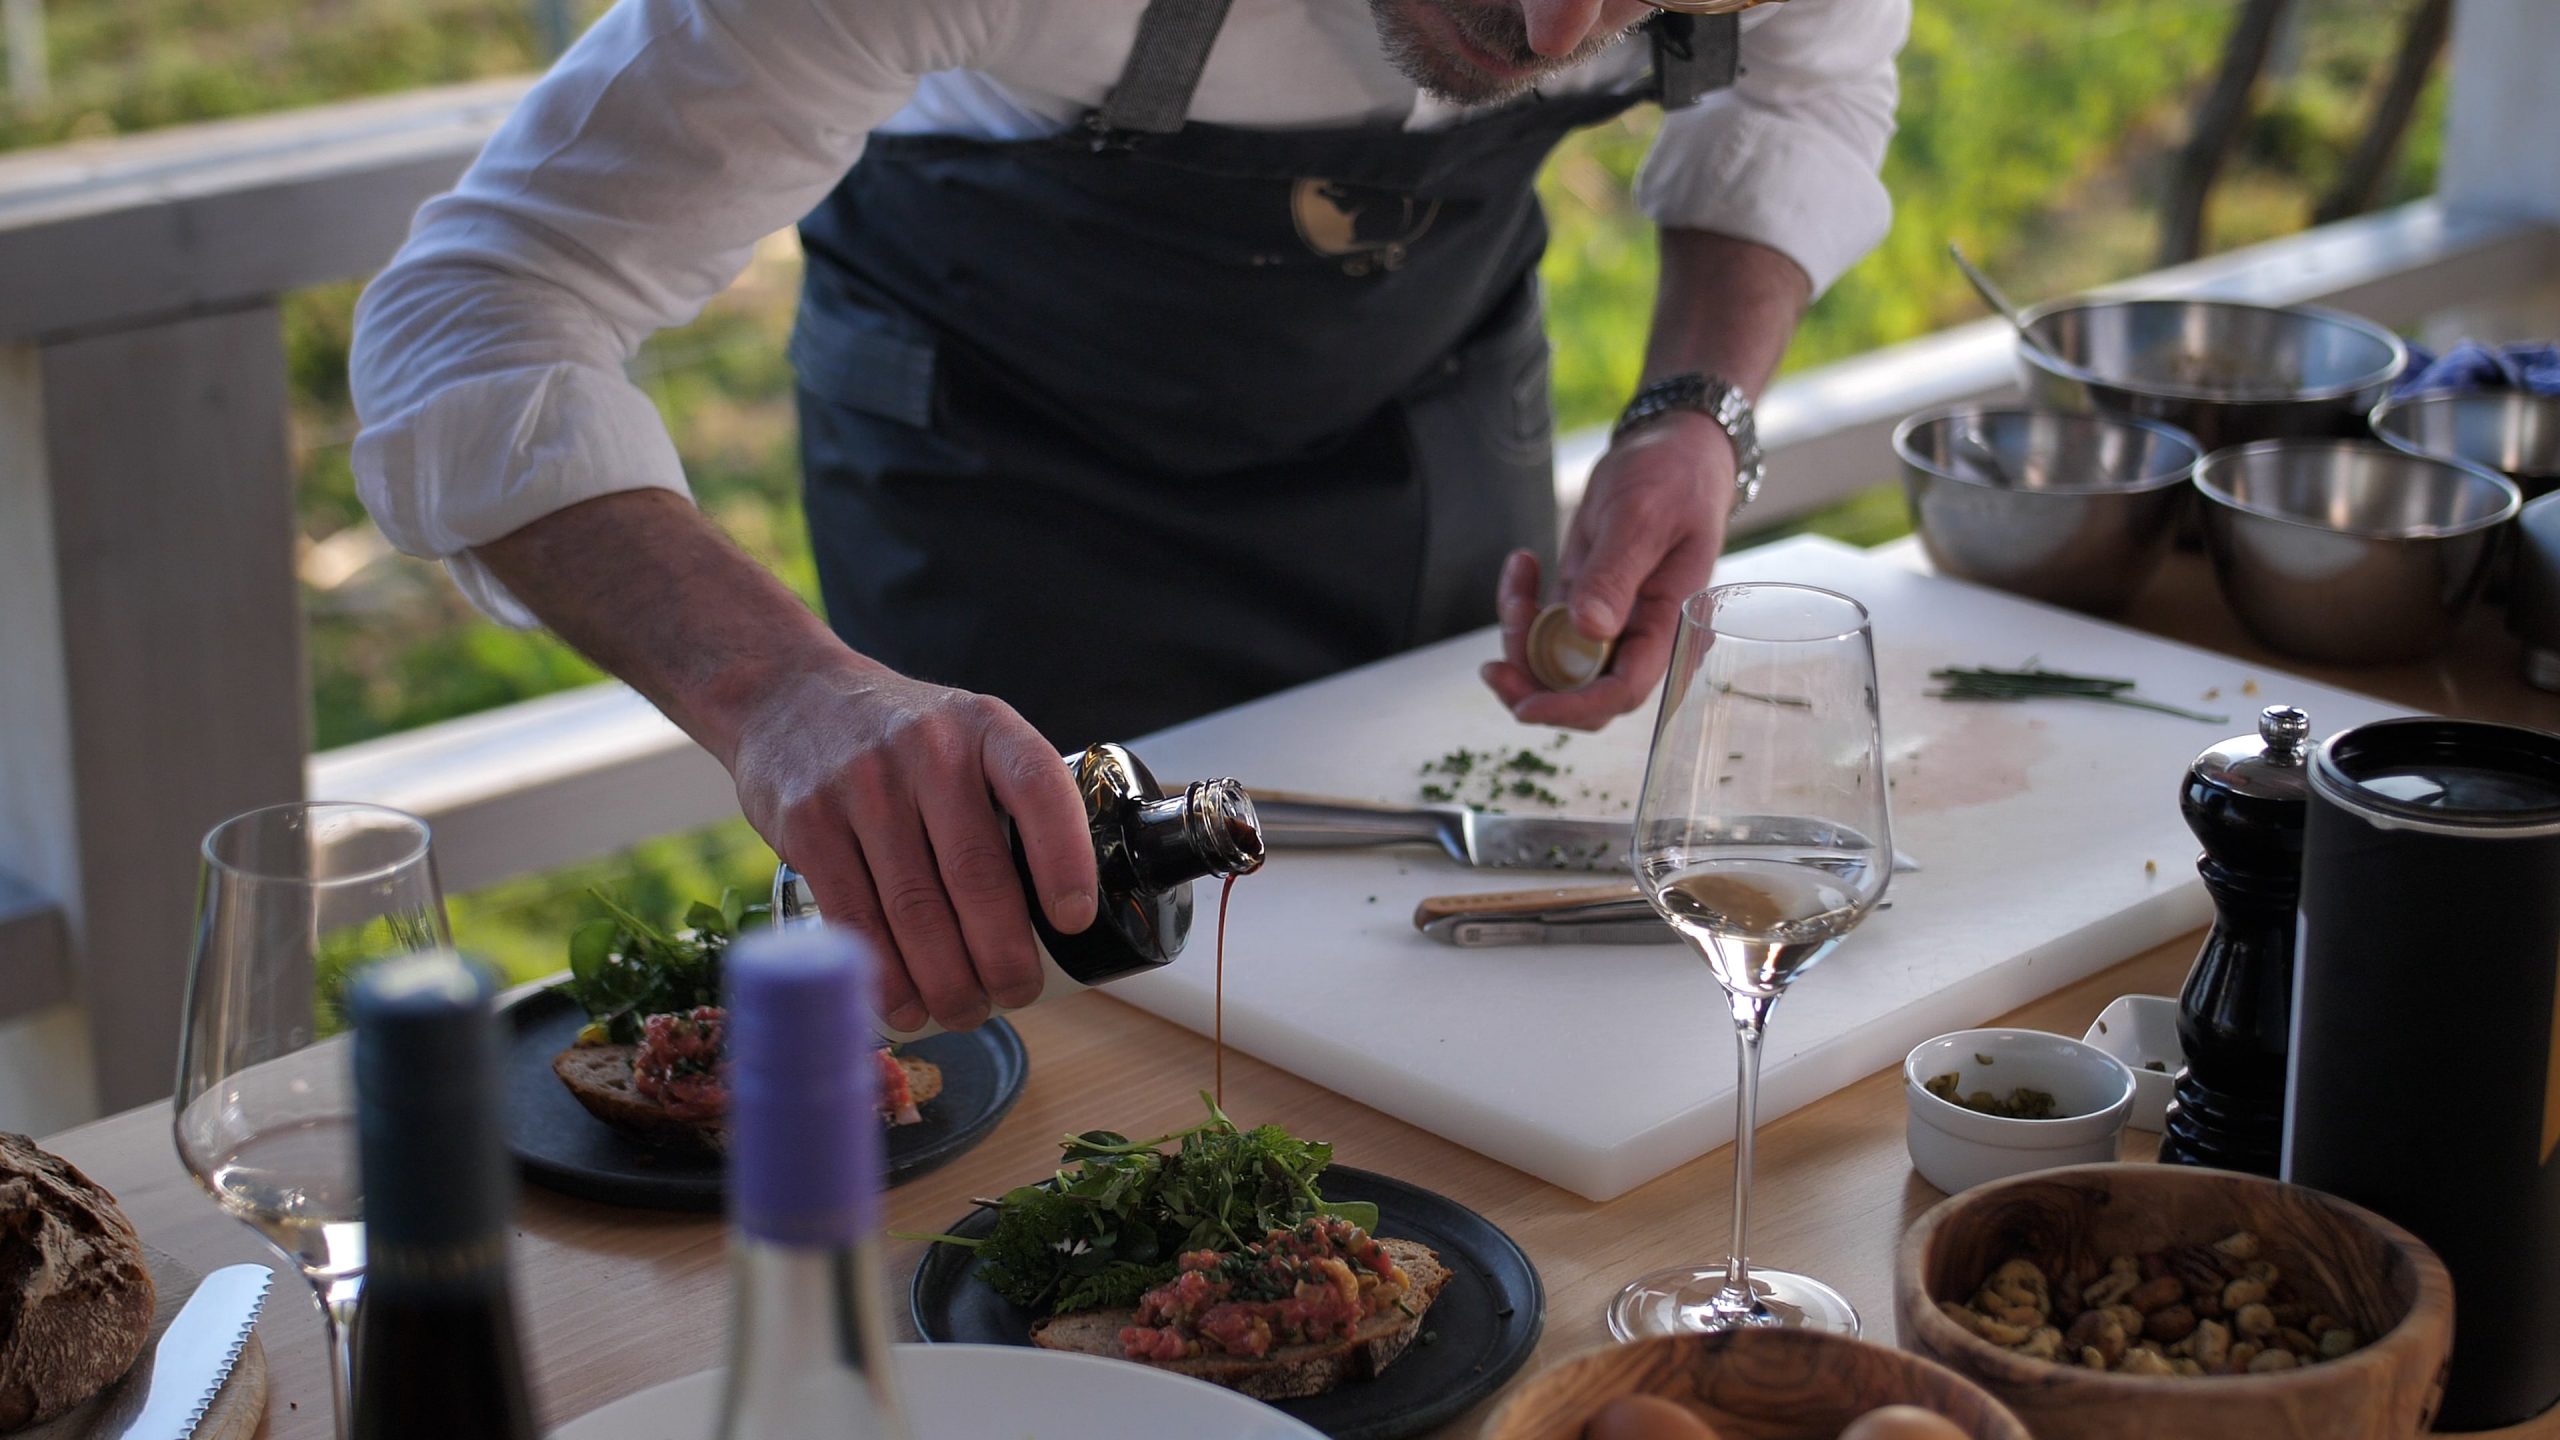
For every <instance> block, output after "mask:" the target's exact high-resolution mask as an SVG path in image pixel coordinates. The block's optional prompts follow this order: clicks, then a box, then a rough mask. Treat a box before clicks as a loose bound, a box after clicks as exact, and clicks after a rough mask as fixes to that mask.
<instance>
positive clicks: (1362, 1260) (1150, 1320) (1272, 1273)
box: [1031, 1217, 1449, 1400]
mask: <svg viewBox="0 0 2560 1440" xmlns="http://www.w3.org/2000/svg"><path fill="white" fill-rule="evenodd" d="M1448 1282H1449V1270H1448V1268H1447V1267H1446V1266H1444V1265H1442V1264H1441V1263H1440V1257H1439V1256H1437V1255H1435V1254H1433V1253H1432V1252H1431V1250H1430V1249H1429V1247H1427V1246H1424V1245H1420V1244H1417V1243H1415V1242H1414V1241H1411V1240H1373V1239H1371V1238H1370V1236H1369V1235H1368V1233H1367V1232H1366V1231H1364V1230H1362V1229H1360V1228H1359V1227H1358V1226H1356V1225H1350V1224H1347V1223H1345V1222H1343V1221H1340V1220H1333V1219H1329V1218H1324V1217H1313V1218H1310V1219H1308V1220H1307V1221H1305V1222H1303V1223H1301V1224H1300V1225H1299V1226H1298V1227H1297V1229H1295V1230H1293V1231H1275V1232H1273V1233H1272V1234H1271V1235H1270V1236H1269V1237H1268V1238H1266V1239H1265V1240H1263V1241H1261V1242H1259V1243H1257V1244H1254V1245H1252V1246H1249V1247H1247V1248H1246V1249H1245V1250H1244V1251H1242V1252H1240V1253H1228V1254H1221V1253H1218V1252H1214V1251H1203V1252H1199V1253H1197V1254H1194V1255H1186V1256H1184V1257H1183V1259H1182V1270H1181V1273H1179V1274H1177V1275H1176V1276H1175V1277H1174V1278H1173V1279H1172V1280H1171V1281H1168V1282H1166V1283H1165V1284H1164V1285H1161V1286H1159V1287H1157V1288H1156V1289H1154V1290H1152V1291H1149V1292H1148V1293H1147V1295H1146V1296H1145V1297H1144V1298H1142V1299H1141V1300H1140V1301H1139V1302H1138V1304H1137V1305H1136V1306H1135V1307H1133V1308H1132V1307H1122V1308H1116V1309H1107V1310H1086V1311H1080V1312H1077V1313H1074V1314H1067V1315H1053V1316H1050V1317H1048V1318H1047V1319H1044V1320H1041V1321H1039V1322H1037V1323H1035V1324H1034V1325H1033V1326H1032V1327H1031V1340H1032V1343H1033V1344H1035V1345H1039V1346H1042V1347H1044V1348H1047V1349H1051V1350H1073V1351H1078V1352H1081V1353H1084V1354H1088V1355H1107V1356H1112V1357H1115V1358H1119V1359H1127V1360H1136V1361H1139V1362H1141V1363H1143V1364H1148V1365H1153V1366H1155V1367H1157V1368H1159V1369H1163V1370H1171V1371H1174V1372H1176V1373H1177V1374H1182V1375H1189V1376H1191V1377H1193V1378H1195V1379H1200V1380H1207V1381H1209V1382H1211V1383H1212V1384H1217V1385H1223V1386H1226V1387H1227V1388H1228V1389H1230V1390H1237V1391H1241V1392H1243V1393H1244V1394H1246V1395H1250V1396H1252V1397H1253V1398H1255V1399H1257V1400H1292V1399H1297V1398H1300V1397H1302V1396H1308V1395H1321V1394H1323V1393H1324V1392H1326V1391H1328V1390H1331V1389H1333V1388H1334V1387H1335V1386H1337V1385H1340V1384H1342V1383H1343V1382H1344V1381H1347V1380H1367V1379H1371V1378H1374V1377H1375V1376H1376V1375H1377V1374H1378V1373H1379V1372H1381V1371H1383V1370H1385V1369H1386V1368H1387V1366H1388V1365H1390V1364H1392V1363H1394V1361H1395V1360H1396V1358H1397V1357H1398V1356H1400V1355H1402V1354H1404V1352H1405V1350H1406V1349H1407V1348H1408V1347H1410V1346H1411V1345H1412V1344H1413V1342H1414V1339H1415V1337H1417V1336H1419V1335H1420V1334H1421V1333H1422V1322H1423V1317H1424V1316H1425V1315H1426V1314H1428V1313H1429V1311H1430V1309H1431V1305H1432V1302H1433V1301H1434V1300H1436V1299H1438V1298H1439V1295H1440V1290H1441V1287H1442V1286H1444V1285H1446V1284H1448Z"/></svg>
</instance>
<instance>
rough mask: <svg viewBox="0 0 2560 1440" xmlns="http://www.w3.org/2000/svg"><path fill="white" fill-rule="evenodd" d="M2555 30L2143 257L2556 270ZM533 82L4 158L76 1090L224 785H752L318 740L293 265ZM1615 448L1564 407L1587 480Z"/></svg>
mask: <svg viewBox="0 0 2560 1440" xmlns="http://www.w3.org/2000/svg"><path fill="white" fill-rule="evenodd" d="M2554 53H2560V5H2553V4H2550V3H2549V0H2465V3H2464V5H2463V6H2462V7H2461V9H2460V12H2459V20H2458V23H2457V27H2456V33H2455V39H2454V47H2453V61H2452V64H2453V69H2454V75H2455V86H2454V97H2453V100H2454V103H2453V107H2452V116H2451V121H2450V125H2449V132H2448V137H2447V145H2446V149H2447V158H2446V164H2445V181H2444V187H2443V189H2442V190H2441V192H2440V193H2439V195H2438V196H2437V197H2436V198H2434V199H2430V200H2427V201H2423V202H2420V203H2418V204H2415V205H2411V206H2408V207H2405V208H2403V209H2400V210H2396V211H2393V212H2389V213H2386V214H2382V215H2376V216H2371V217H2367V218H2364V219H2360V220H2355V221H2351V222H2347V223H2345V224H2341V225H2335V226H2331V227H2328V228H2326V229H2323V230H2320V231H2316V232H2313V233H2311V234H2307V235H2304V236H2300V237H2296V238H2293V239H2289V240H2284V241H2279V242H2276V243H2273V244H2269V245H2264V246H2259V247H2257V248H2255V249H2253V250H2250V251H2245V252H2241V253H2237V254H2233V255H2227V256H2222V257H2218V258H2216V259H2213V260H2210V261H2206V262H2203V263H2200V264H2197V265H2192V266H2187V267H2184V268H2181V269H2179V270H2175V271H2167V272H2161V273H2159V274H2155V275H2151V276H2146V277H2143V278H2142V279H2140V280H2138V281H2136V282H2132V283H2131V284H2129V285H2128V286H2126V287H2123V288H2126V289H2137V290H2141V291H2145V292H2149V293H2182V294H2213V295H2223V296H2231V297H2238V298H2248V299H2256V300H2262V301H2275V302H2297V301H2322V302H2325V303H2329V304H2334V305H2339V306H2343V307H2345V308H2350V309H2354V310H2357V311H2359V312H2361V313H2364V314H2368V315H2371V316H2373V317H2375V318H2377V319H2380V320H2382V321H2384V322H2385V323H2388V324H2393V325H2397V326H2409V325H2414V324H2418V323H2420V322H2422V321H2424V320H2426V319H2427V318H2428V317H2430V316H2437V315H2441V314H2442V313H2444V312H2445V311H2447V310H2448V309H2453V308H2459V307H2461V306H2464V305H2466V304H2492V303H2494V302H2495V301H2496V300H2497V298H2498V297H2501V296H2510V295H2515V294H2519V293H2523V292H2525V291H2527V290H2529V289H2532V288H2534V287H2537V286H2548V285H2549V284H2551V282H2552V279H2553V277H2554V276H2555V275H2560V146H2554V145H2551V144H2549V143H2548V140H2547V139H2546V138H2545V136H2546V134H2547V121H2548V116H2547V114H2546V113H2545V112H2544V108H2543V107H2544V103H2545V102H2544V99H2543V95H2542V86H2543V80H2544V74H2543V68H2544V67H2543V60H2542V57H2546V56H2548V55H2551V54H2554ZM523 84H524V82H522V81H504V82H494V83H488V84H480V85H471V86H462V87H455V88H451V89H444V90H437V91H431V92H420V93H416V94H411V95H404V96H399V97H395V98H392V99H387V100H372V101H361V102H355V103H351V104H344V105H336V106H330V107H325V108H323V109H319V110H312V111H304V112H298V113H294V114H288V115H279V116H272V117H266V118H261V119H255V120H247V121H238V122H228V123H224V124H219V125H206V126H198V127H191V128H189V129H186V130H180V131H173V132H167V133H163V134H154V135H146V136H142V137H138V138H133V139H128V140H119V141H114V142H107V143H103V144H97V145H88V146H77V147H68V148H64V149H60V150H54V151H45V152H38V153H31V154H24V155H18V156H10V157H0V1070H6V1069H7V1068H8V1066H10V1065H11V1064H16V1065H18V1066H19V1068H20V1069H21V1070H25V1069H30V1068H41V1069H43V1070H44V1071H45V1072H46V1073H47V1075H48V1076H50V1077H53V1078H55V1079H56V1080H57V1083H56V1085H55V1089H56V1090H57V1091H58V1093H57V1094H55V1095H54V1096H53V1097H52V1100H53V1104H52V1107H51V1108H50V1109H49V1110H47V1111H45V1112H44V1114H45V1115H46V1116H47V1118H49V1119H52V1120H54V1121H55V1122H56V1123H59V1122H60V1121H61V1120H62V1119H63V1118H64V1117H66V1116H69V1117H73V1118H76V1116H77V1115H78V1114H79V1113H81V1112H83V1111H86V1110H89V1109H92V1108H96V1107H117V1106H122V1105H127V1104H132V1103H136V1102H138V1101H141V1100H144V1099H147V1098H151V1097H153V1096H156V1095H159V1094H162V1093H165V1091H166V1088H167V1085H168V1080H169V1070H170V1064H171V1056H172V1054H173V1052H174V1040H175V1027H176V1024H177V1019H178V1011H179V1004H178V999H179V995H180V993H181V989H182V986H183V974H184V966H185V960H186V944H187V934H188V930H189V925H190V912H191V906H192V899H193V894H194V884H195V875H194V869H195V858H194V847H195V845H196V842H197V840H198V838H199V837H200V836H201V835H202V834H203V832H204V830H205V829H206V828H207V827H208V826H209V825H210V824H212V823H213V822H214V821H216V820H218V819H220V818H221V817H222V816H224V815H226V814H230V813H233V812H236V811H238V810H242V809H246V808H249V807H251V806H254V805H260V804H268V803H273V802H276V801H279V800H284V799H290V798H295V797H297V796H301V795H304V794H312V795H331V796H347V797H362V798H368V799H375V800H380V801H385V802H387V803H392V804H398V805H402V806H405V807H407V808H409V809H412V810H416V811H418V812H419V813H421V814H424V815H426V816H427V817H428V818H429V819H430V820H431V821H432V822H433V823H434V824H435V826H436V831H437V840H438V850H439V854H440V857H441V863H442V866H443V871H444V878H445V881H446V884H447V885H448V886H449V887H450V888H453V889H457V890H460V889H468V888H472V887H476V886H479V885H483V884H486V883H489V882H491V881H495V880H498V879H502V878H505V877H507V876H510V875H515V874H521V873H525V872H528V871H533V870H539V869H543V868H547V867H551V866H555V865H559V864H564V863H567V862H570V861H574V860H578V859H583V858H587V857H590V856H593V855H596V854H599V853H602V852H605V851H608V850H611V849H615V848H619V847H621V846H625V845H629V844H631V843H634V842H636V841H639V840H641V839H645V838H648V837H650V836H654V835H658V834H663V833H666V832H668V831H671V830H676V829H681V828H685V827H689V826H693V825H697V824H702V823H706V822H709V821H713V820H717V819H720V818H723V817H726V816H729V815H732V814H734V813H735V810H734V804H733V800H732V797H731V794H730V790H729V785H728V781H727V779H726V777H725V776H724V775H722V774H721V773H720V771H719V768H718V767H717V766H716V765H714V764H713V763H712V762H711V760H710V759H709V757H707V756H705V755H704V754H702V752H701V751H699V750H698V749H696V748H695V747H693V746H692V745H691V744H689V743H688V742H686V741H685V740H684V739H683V737H682V736H681V735H679V734H677V733H676V732H675V731H674V729H673V728H672V727H671V726H669V725H667V723H666V722H665V721H664V720H663V719H661V718H660V717H658V716H657V715H656V714H655V712H653V711H651V710H650V709H649V708H648V707H647V706H646V705H645V704H644V703H642V702H641V701H639V700H638V699H637V698H636V697H635V696H633V695H632V694H631V693H630V692H628V691H626V690H623V689H622V688H620V687H618V686H599V687H595V688H593V689H589V690H584V691H578V692H574V693H571V694H567V695H559V696H553V697H550V698H547V699H542V700H536V701H532V702H528V703H526V704H522V705H516V706H511V707H508V708H506V709H503V710H499V711H495V712H492V713H489V714H485V715H479V716H474V717H470V718H468V719H464V720H457V721H453V722H449V723H447V724H442V725H436V726H431V727H427V728H425V729H422V730H419V731H416V732H412V733H410V734H405V735H399V736H394V737H390V738H388V739H383V740H377V741H371V742H367V743H365V744H362V745H356V746H350V747H347V748H345V749H341V750H337V751H333V752H330V753H327V754H322V755H311V754H309V753H308V743H307V723H308V722H307V719H306V713H307V691H306V683H307V682H306V677H305V673H304V663H303V655H302V643H301V613H300V604H299V597H298V595H297V593H296V589H295V581H294V568H293V561H294V557H293V550H292V535H293V517H292V513H291V470H290V465H289V454H288V446H287V438H286V422H285V393H284V372H283V345H282V339H281V335H280V332H279V327H278V310H277V299H278V297H279V296H281V295H283V294H285V293H287V292H289V291H292V290H295V289H299V288H302V287H305V286H309V285H315V284H321V283H325V282H329V281H335V280H342V279H348V278H354V277H358V276H362V275H364V274H367V273H369V272H371V271H372V270H374V269H376V268H378V267H379V266H380V265H381V264H382V263H383V261H384V260H386V259H387V258H388V257H389V256H390V254H391V252H392V251H393V249H394V248H396V246H397V244H398V242H399V239H400V237H401V235H402V234H403V233H404V231H405V228H406V224H407V220H408V216H409V215H410V213H411V212H412V211H413V210H414V209H415V208H416V206H417V205H418V203H419V202H421V201H422V200H424V199H425V198H426V197H428V196H429V195H431V194H433V193H435V192H436V191H438V190H440V189H441V188H443V187H444V186H446V185H447V184H449V183H450V182H451V180H452V179H453V177H454V176H455V175H456V174H457V173H458V172H459V171H460V169H461V167H462V166H463V165H464V164H465V163H467V161H468V159H469V157H470V156H471V155H472V154H473V153H474V152H475V151H476V150H477V148H478V146H479V144H480V143H481V140H482V139H483V138H484V137H485V136H486V134H487V133H488V131H489V130H490V128H491V127H492V126H494V125H495V124H496V123H497V121H498V119H499V118H501V117H502V116H503V115H504V114H505V113H506V111H507V109H508V108H509V107H510V106H511V105H512V104H513V103H514V101H515V99H516V97H517V96H518V95H519V94H520V93H521V91H522V89H523ZM2009 365H2010V361H2009V342H2008V340H2007V337H2006V336H2005V334H2004V333H2003V332H2002V331H2001V330H2000V328H1999V327H1998V326H1997V325H1996V324H1993V323H1985V324H1980V325H1972V326H1965V327H1962V328H1959V329H1956V330H1952V331H1948V332H1945V333H1943V334H1939V335H1935V336H1931V337H1928V338H1926V339H1922V340H1918V341H1914V342H1912V343H1910V344H1907V345H1902V346H1897V347H1893V348H1891V349H1888V350H1883V351H1879V352H1876V353H1874V354H1871V355H1868V356H1864V357H1861V358H1858V359H1854V360H1850V361H1847V362H1844V363H1841V364H1838V365H1833V366H1829V367H1826V368H1824V369H1821V370H1818V371H1813V372H1809V373H1806V374H1802V375H1799V376H1796V377H1793V378H1791V379H1789V380H1787V381H1785V382H1783V383H1782V384H1780V385H1778V386H1776V387H1774V388H1773V389H1772V391H1771V393H1770V395H1769V396H1768V397H1767V400H1766V402H1765V404H1764V406H1763V417H1764V418H1763V422H1762V423H1763V430H1764V434H1765V435H1766V437H1767V439H1768V441H1769V445H1770V450H1771V462H1770V463H1771V471H1772V477H1773V483H1772V489H1771V492H1770V495H1769V497H1768V499H1767V500H1766V501H1765V502H1764V503H1763V505H1762V506H1761V507H1760V508H1759V509H1758V510H1757V511H1756V512H1755V519H1756V520H1759V521H1761V522H1764V523H1765V522H1769V521H1775V520H1781V519H1785V518H1788V517H1791V516H1794V515H1799V514H1802V513H1804V512H1805V511H1807V510H1810V509H1813V508H1816V507H1818V506H1821V505H1823V504H1827V503H1829V502H1831V501H1833V500H1836V499H1839V498H1842V497H1844V496H1846V495H1848V494H1851V493H1854V492H1856V491H1858V490H1861V489H1864V488H1865V487H1867V486H1869V485H1872V484H1875V483H1878V482H1880V481H1884V480H1887V479H1889V478H1890V476H1891V468H1890V460H1889V457H1888V453H1887V449H1886V444H1885V437H1886V436H1887V434H1888V433H1889V431H1890V429H1891V427H1892V425H1893V423H1894V422H1895V421H1896V420H1897V419H1898V418H1900V417H1901V416H1903V415H1906V414H1908V413H1910V412H1911V411H1913V410H1915V409H1919V408H1922V407H1924V406H1927V405H1931V404H1936V403H1942V402H1946V401H1952V400H1958V399H1963V398H1967V397H1972V396H1986V395H1991V394H1996V393H1998V392H2000V391H2001V390H2003V389H2004V388H2006V387H2007V385H2008V384H2009ZM1596 449H1597V444H1596V441H1595V440H1593V439H1592V437H1587V436H1586V437H1572V438H1570V439H1569V440H1568V443H1567V444H1566V446H1565V447H1564V454H1563V455H1562V457H1561V461H1560V466H1559V486H1558V488H1559V500H1560V502H1561V503H1563V504H1566V505H1570V504H1571V503H1572V502H1573V501H1574V500H1575V499H1576V498H1578V495H1579V491H1580V486H1581V482H1582V478H1583V476H1584V475H1585V474H1586V473H1587V470H1588V466H1589V462H1590V458H1591V456H1592V454H1593V453H1595V452H1596ZM30 1057H32V1058H30ZM84 1070H86V1071H89V1072H90V1073H93V1074H94V1077H95V1084H94V1086H90V1085H84V1084H82V1083H80V1078H79V1077H80V1074H81V1072H82V1071H84ZM0 1078H5V1075H0ZM24 1123H28V1124H31V1125H32V1124H36V1122H35V1121H33V1120H28V1121H25V1122H24ZM37 1128H43V1126H41V1125H37Z"/></svg>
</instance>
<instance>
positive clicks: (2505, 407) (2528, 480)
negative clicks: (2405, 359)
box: [2373, 390, 2560, 499]
mask: <svg viewBox="0 0 2560 1440" xmlns="http://www.w3.org/2000/svg"><path fill="white" fill-rule="evenodd" d="M2373 433H2374V434H2376V435H2378V436H2380V437H2381V438H2382V443H2384V444H2386V445H2389V446H2390V447H2392V448H2393V449H2395V450H2406V451H2408V452H2409V453H2410V454H2412V455H2437V456H2443V457H2446V458H2449V459H2454V460H2468V461H2470V462H2471V463H2472V464H2474V465H2481V466H2486V467H2487V468H2489V469H2491V470H2495V471H2497V472H2498V473H2499V474H2501V475H2504V476H2506V477H2507V478H2508V479H2510V480H2513V481H2514V482H2516V485H2517V487H2518V488H2520V489H2522V490H2523V491H2524V493H2525V498H2527V499H2532V498H2534V497H2536V496H2540V495H2547V494H2549V493H2551V491H2552V490H2554V489H2556V488H2560V395H2534V394H2529V393H2527V392H2525V391H2522V390H2430V391H2426V392H2424V393H2421V394H2417V395H2402V396H2399V397H2398V398H2396V399H2391V400H2385V401H2383V402H2382V403H2381V404H2379V405H2376V406H2375V407H2373Z"/></svg>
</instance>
